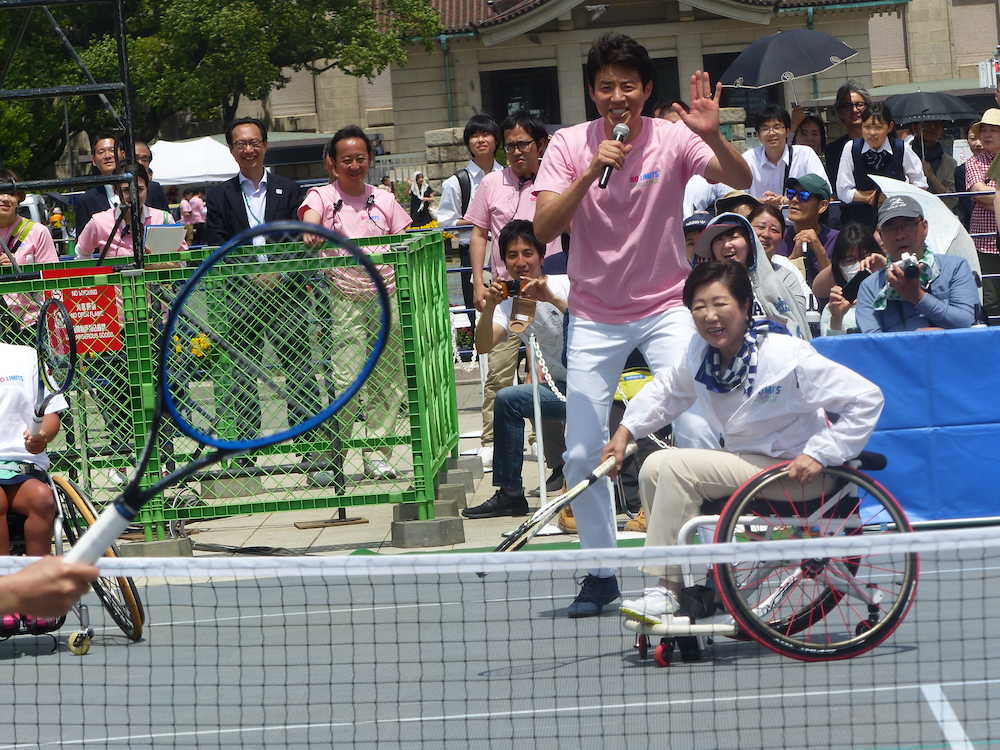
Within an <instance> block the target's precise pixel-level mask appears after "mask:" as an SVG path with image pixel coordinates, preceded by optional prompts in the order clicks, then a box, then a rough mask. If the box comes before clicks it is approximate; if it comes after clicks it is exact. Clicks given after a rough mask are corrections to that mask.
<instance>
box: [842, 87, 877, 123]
mask: <svg viewBox="0 0 1000 750" xmlns="http://www.w3.org/2000/svg"><path fill="white" fill-rule="evenodd" d="M851 94H858V95H859V96H860V97H861V98H862V99H864V100H865V113H866V114H867V111H868V110H869V109H871V108H872V98H871V95H869V93H868V90H867V89H864V88H862V87H861V86H859V85H858V84H857V83H855V82H854V81H848V82H847V83H845V84H844V85H843V86H841V87H840V88H839V89H837V110H838V111H839V110H841V109H842V108H843V107H846V106H850V105H851ZM862 117H864V114H862Z"/></svg>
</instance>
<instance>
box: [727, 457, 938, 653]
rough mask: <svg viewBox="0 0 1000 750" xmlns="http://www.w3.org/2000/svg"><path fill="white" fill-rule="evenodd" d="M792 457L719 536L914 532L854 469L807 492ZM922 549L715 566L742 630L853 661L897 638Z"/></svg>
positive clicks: (791, 648)
mask: <svg viewBox="0 0 1000 750" xmlns="http://www.w3.org/2000/svg"><path fill="white" fill-rule="evenodd" d="M786 467H787V463H784V464H779V465H777V466H773V467H771V468H770V469H765V470H764V471H762V472H761V473H759V474H757V475H756V476H755V477H753V478H752V479H751V480H750V481H748V482H747V483H746V484H744V485H743V486H742V487H741V488H740V489H738V490H737V491H736V492H735V493H733V495H732V497H730V499H729V502H727V503H726V506H725V507H724V508H723V510H722V514H721V515H720V516H719V523H718V526H717V528H716V534H715V541H716V542H759V541H773V540H780V539H813V538H815V539H817V540H819V539H829V538H831V537H843V536H860V535H862V534H863V535H865V536H866V537H867V536H869V535H871V536H873V537H877V536H878V535H881V534H895V533H900V532H904V531H909V530H910V525H909V522H908V521H907V520H906V516H905V514H904V513H903V511H902V509H901V508H900V507H899V504H898V503H897V502H896V500H895V498H893V497H892V495H890V494H889V492H888V491H887V490H886V489H885V488H883V487H882V486H881V485H880V484H878V482H876V481H874V480H873V479H871V478H869V477H867V476H866V475H864V474H862V473H861V472H858V471H856V470H854V469H852V468H849V467H829V468H826V469H824V470H823V474H822V475H821V476H822V490H816V491H814V492H813V493H812V494H814V495H817V494H818V496H816V497H808V496H807V495H806V493H805V492H804V491H803V487H802V485H801V484H799V483H798V482H795V481H793V480H790V479H788V478H787V472H786ZM918 565H919V563H918V559H917V555H916V554H915V553H903V552H889V551H880V552H875V553H873V554H858V555H855V556H849V557H847V556H829V555H823V554H822V553H820V554H818V555H817V556H815V557H808V558H801V557H799V558H795V559H788V560H749V561H747V562H736V563H732V564H719V565H716V566H715V569H714V575H715V579H716V584H717V587H718V591H719V593H720V594H721V596H722V600H723V603H724V604H725V606H726V609H727V610H728V611H729V612H730V614H731V615H732V616H733V618H734V619H735V620H736V623H737V625H738V626H739V627H740V629H741V630H742V631H743V632H744V633H745V634H746V635H748V636H749V637H751V638H753V639H754V640H756V641H757V642H759V643H761V644H762V645H764V646H767V647H768V648H769V649H771V650H773V651H776V652H778V653H780V654H783V655H785V656H790V657H792V658H794V659H801V660H804V661H825V660H833V659H847V658H850V657H852V656H857V655H859V654H863V653H864V652H866V651H868V650H870V649H872V648H874V647H875V646H877V645H878V644H879V643H881V642H882V641H884V640H885V639H886V638H888V637H889V636H890V635H891V634H892V632H893V631H894V630H895V629H896V628H897V627H898V626H899V624H900V622H901V621H902V619H903V616H904V615H905V614H906V612H907V610H908V609H909V607H910V604H911V603H912V601H913V595H914V592H915V590H916V583H917V570H918Z"/></svg>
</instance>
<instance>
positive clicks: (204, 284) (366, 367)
mask: <svg viewBox="0 0 1000 750" xmlns="http://www.w3.org/2000/svg"><path fill="white" fill-rule="evenodd" d="M306 232H308V233H310V234H313V235H318V236H320V237H323V238H324V239H325V240H327V241H328V242H330V243H332V244H333V245H335V246H337V247H339V248H342V249H343V250H346V251H347V252H348V253H349V254H350V255H352V256H353V257H354V259H355V260H356V261H357V262H358V265H359V267H360V268H361V269H363V271H362V272H361V273H359V274H358V276H359V279H364V277H365V276H367V280H368V281H369V282H370V285H369V288H370V291H371V293H370V295H367V296H364V299H363V303H364V304H370V305H377V306H378V311H379V320H380V323H379V327H378V329H377V330H369V331H368V332H367V341H366V342H365V347H364V349H363V350H362V351H366V352H367V354H366V356H365V357H364V359H363V363H362V364H361V365H360V369H359V371H358V373H357V375H356V376H355V378H354V380H353V381H351V382H350V383H349V384H348V385H347V386H346V387H345V388H343V389H342V391H341V392H340V393H333V390H334V389H333V388H330V387H323V388H321V387H319V384H318V379H317V377H316V375H317V374H318V373H320V374H321V373H323V372H325V371H326V370H327V369H329V367H330V361H331V360H332V358H333V357H334V356H339V357H344V356H345V354H344V352H343V351H325V352H324V351H323V350H322V346H320V345H317V344H316V341H315V338H314V337H312V336H311V335H310V333H309V331H310V326H309V325H308V323H309V322H310V321H317V320H325V319H326V318H327V317H328V315H326V313H327V311H325V310H320V309H319V308H318V305H319V304H321V303H319V302H317V300H316V297H315V295H312V294H309V293H307V292H306V291H305V290H307V288H308V287H309V284H310V283H311V280H312V278H313V277H314V276H315V274H316V270H317V267H315V264H314V263H310V261H309V260H304V261H298V262H297V263H296V264H295V265H297V266H301V267H304V270H284V269H283V268H282V266H281V265H280V264H281V261H280V260H277V261H275V259H274V258H272V261H274V264H275V266H276V270H275V271H274V272H271V271H268V272H266V273H264V274H260V273H258V272H255V273H254V275H253V276H252V277H248V276H247V269H246V268H245V265H240V264H236V263H233V262H232V260H233V258H235V257H237V256H246V255H248V253H249V252H250V249H251V248H252V241H253V238H254V237H256V236H258V235H264V236H265V237H268V238H269V241H271V242H280V241H287V239H288V237H289V236H294V237H298V236H300V235H301V234H303V233H306ZM248 246H249V247H248ZM250 257H253V256H252V254H251V255H250ZM251 279H252V281H253V282H254V283H247V282H248V281H249V280H251ZM238 294H257V295H270V297H271V299H272V300H275V299H280V304H281V310H280V311H281V315H280V316H273V315H272V316H270V318H269V319H266V320H265V319H262V320H256V319H253V320H246V319H243V318H244V316H246V315H247V314H248V313H246V309H253V308H252V306H251V307H250V308H238V307H235V306H236V304H237V303H236V302H235V301H234V300H235V299H236V295H238ZM264 309H267V310H274V309H275V305H274V304H271V305H267V306H264ZM321 315H322V316H323V317H320V316H321ZM278 317H280V319H276V318H278ZM389 317H390V313H389V296H388V293H387V291H386V288H385V284H384V282H383V281H382V277H381V275H380V274H379V272H378V270H377V269H376V268H375V266H374V264H373V263H372V262H371V261H370V260H369V259H368V256H367V255H366V254H365V253H364V252H363V251H361V250H360V249H359V248H358V247H357V245H355V244H354V243H353V242H351V241H349V240H347V239H345V238H343V237H341V236H340V235H338V234H336V233H334V232H332V231H330V230H329V229H325V228H324V227H320V226H316V225H313V224H305V223H303V222H299V221H276V222H271V223H266V224H261V225H259V226H257V227H253V228H251V229H248V230H246V231H244V232H241V233H240V234H238V235H236V236H235V237H233V238H232V239H230V240H229V241H228V242H226V243H225V244H224V245H222V246H221V247H219V248H218V249H216V250H215V251H213V252H212V254H211V255H209V256H208V257H207V258H206V259H205V260H204V261H203V262H202V264H201V265H200V266H198V268H197V269H195V271H194V273H193V274H192V275H191V278H190V279H188V281H187V282H186V283H185V284H184V286H183V287H181V289H180V290H179V291H178V293H177V296H176V297H175V298H174V300H173V302H172V303H171V305H170V309H169V311H168V313H167V319H166V323H165V325H164V330H163V335H162V338H161V341H160V350H159V356H158V362H157V379H158V383H157V408H156V411H155V413H154V415H153V420H152V424H151V425H150V430H149V436H148V438H147V441H146V445H145V448H144V450H143V453H142V455H141V457H140V459H139V464H138V467H137V468H136V473H135V475H134V476H133V477H132V479H131V480H130V481H129V483H128V484H127V485H126V486H125V488H124V490H123V491H122V494H121V495H119V497H118V498H116V499H115V501H114V502H113V503H111V504H110V505H109V506H108V507H107V508H105V509H104V511H102V513H101V515H100V517H99V518H98V519H97V522H96V523H95V524H94V525H93V527H92V528H91V529H90V530H89V531H87V533H86V534H84V535H83V537H82V538H81V539H80V541H79V542H77V544H76V545H74V547H73V548H72V550H70V552H69V554H68V555H67V556H66V558H67V559H68V560H70V561H73V562H89V563H93V562H94V561H96V560H97V559H98V558H99V557H100V556H101V555H102V554H103V552H104V551H105V550H106V549H107V548H108V547H109V546H110V545H111V543H112V542H114V540H115V539H117V538H118V536H119V535H120V534H121V533H122V531H124V530H125V528H126V527H127V526H128V525H129V524H130V523H131V522H132V521H133V520H134V519H135V517H136V516H137V515H138V513H139V510H140V509H141V508H142V506H143V505H145V504H146V503H147V502H149V500H150V499H151V498H153V497H155V496H156V495H158V494H159V493H160V492H162V491H163V490H164V489H166V488H167V487H170V486H172V485H174V484H176V483H177V482H180V481H181V480H183V479H185V478H187V477H189V476H191V475H192V474H194V473H195V472H198V471H200V470H201V469H204V468H205V467H207V466H211V465H212V464H215V463H218V462H219V461H221V460H222V459H224V458H227V457H231V456H234V455H238V454H242V453H247V452H249V451H254V450H257V449H259V448H263V447H265V446H268V445H274V444H276V443H281V442H284V441H286V440H291V439H293V438H296V437H298V436H300V435H302V434H304V433H306V432H308V431H309V430H312V429H313V428H315V427H317V426H319V425H320V424H322V423H323V422H324V421H326V420H327V419H329V418H330V417H332V416H333V415H334V414H336V413H337V412H338V411H340V409H341V408H342V407H343V406H344V404H346V403H347V402H348V401H349V400H350V399H351V398H352V397H353V396H354V394H355V393H357V391H358V389H359V388H361V386H362V384H363V383H364V382H365V380H367V378H368V376H369V375H370V374H371V372H372V370H373V369H374V367H375V364H376V362H377V361H378V358H379V356H380V355H381V353H382V350H383V348H384V347H385V343H386V340H387V338H388V335H389ZM248 325H249V326H253V327H258V328H261V329H263V328H266V329H267V330H268V335H269V340H270V342H271V344H272V348H273V350H274V351H275V352H276V351H278V350H279V349H280V350H283V351H285V352H288V351H294V352H295V354H296V356H295V357H289V358H286V359H285V360H283V361H280V362H279V360H278V355H277V354H274V355H273V356H271V355H269V354H268V352H266V351H264V350H263V347H262V346H260V345H259V344H258V343H254V342H253V339H252V338H241V337H240V336H238V335H230V331H239V330H244V331H245V330H247V326H248ZM372 328H374V326H373V327H372ZM192 330H196V331H198V334H199V336H200V337H201V339H200V341H201V347H202V349H203V350H204V351H205V352H207V353H208V356H210V357H212V358H220V359H221V363H222V364H221V365H220V366H219V367H218V368H217V369H216V370H214V372H217V373H222V375H223V377H224V378H225V379H224V380H221V381H219V382H213V383H212V386H213V389H214V391H213V392H214V393H215V401H214V408H215V409H216V410H217V413H216V414H215V415H214V417H215V418H213V419H208V418H206V416H205V414H204V409H198V408H197V407H196V404H197V402H196V401H195V399H196V398H197V397H198V396H197V394H198V393H199V392H204V391H205V390H206V389H205V387H204V386H203V384H202V383H201V382H198V381H203V380H204V377H205V375H204V374H203V373H204V372H205V371H204V370H198V371H195V370H193V369H192V360H191V352H190V348H189V347H187V346H176V345H175V341H174V335H175V333H178V334H179V335H180V336H184V335H186V332H188V331H192ZM329 348H330V349H333V348H334V347H329ZM359 359H360V357H359ZM203 361H204V360H199V362H203ZM276 363H278V364H276ZM217 364H218V363H217ZM207 372H208V373H209V375H210V376H211V373H212V372H213V370H212V368H211V367H210V368H208V370H207ZM233 374H236V375H238V378H235V377H234V375H233ZM248 382H249V383H252V385H251V386H248V387H249V388H250V390H248V391H246V392H239V393H238V394H237V397H236V398H233V397H232V391H233V390H234V389H238V387H239V384H240V383H243V384H246V383H248ZM202 397H203V396H202ZM258 397H259V398H260V399H261V401H263V400H264V398H265V397H267V398H270V399H272V400H276V401H280V402H285V403H287V405H288V410H287V425H286V424H283V423H282V422H281V421H278V420H276V419H274V418H273V415H265V416H254V417H250V416H249V415H250V414H255V415H256V414H259V413H260V411H263V410H262V409H261V410H260V411H254V410H250V409H248V408H247V406H246V404H247V402H248V401H250V400H251V399H257V398H258ZM241 408H242V409H243V411H242V412H241V411H240V409H241ZM167 417H169V419H170V421H171V422H173V423H174V425H176V427H177V428H178V429H179V430H180V432H181V433H182V434H183V435H185V436H187V437H188V438H191V439H192V440H194V441H195V442H197V443H198V444H199V445H201V446H203V447H204V448H207V449H208V450H206V451H205V452H204V453H203V454H201V455H197V456H196V458H194V459H193V460H192V461H191V462H190V463H188V464H187V465H185V466H182V467H179V468H178V469H176V470H175V471H173V472H172V473H170V474H168V475H167V476H165V477H163V478H162V479H160V480H159V481H157V482H156V483H155V484H153V485H152V486H150V487H147V488H145V489H143V488H141V487H140V486H139V480H140V478H141V477H142V476H143V474H144V473H145V472H146V467H147V465H148V463H149V459H150V456H151V455H152V452H153V451H154V450H158V449H159V441H158V437H159V434H160V430H161V428H162V427H163V425H164V421H165V419H166V418H167Z"/></svg>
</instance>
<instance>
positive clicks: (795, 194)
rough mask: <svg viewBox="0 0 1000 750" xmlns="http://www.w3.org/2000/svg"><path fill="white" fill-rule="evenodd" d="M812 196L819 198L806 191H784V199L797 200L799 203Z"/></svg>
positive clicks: (792, 189) (790, 189)
mask: <svg viewBox="0 0 1000 750" xmlns="http://www.w3.org/2000/svg"><path fill="white" fill-rule="evenodd" d="M814 196H815V197H816V198H819V196H818V195H816V194H815V193H810V192H809V191H808V190H796V189H795V188H788V189H787V190H785V197H786V198H788V200H794V199H795V198H798V199H799V200H800V201H807V200H809V199H810V198H812V197H814Z"/></svg>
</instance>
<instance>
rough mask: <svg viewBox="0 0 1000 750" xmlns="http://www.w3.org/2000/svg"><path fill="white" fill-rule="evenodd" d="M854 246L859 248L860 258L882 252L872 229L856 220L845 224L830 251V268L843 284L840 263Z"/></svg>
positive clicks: (835, 277)
mask: <svg viewBox="0 0 1000 750" xmlns="http://www.w3.org/2000/svg"><path fill="white" fill-rule="evenodd" d="M852 247H856V248H857V249H858V260H861V259H862V258H867V257H868V256H869V255H872V254H874V253H878V254H881V253H882V248H881V247H879V244H878V242H877V241H876V240H875V235H874V234H873V233H872V230H871V229H870V228H869V227H868V226H866V225H864V224H859V223H858V222H856V221H852V222H850V223H848V224H845V225H844V226H842V227H841V228H840V234H838V235H837V239H836V240H834V241H833V250H832V251H831V252H830V268H831V271H832V273H833V279H834V281H836V282H837V283H838V284H840V285H841V286H843V285H844V284H845V283H846V279H845V278H844V275H843V274H842V273H841V272H840V264H841V263H843V261H844V256H845V255H847V251H848V250H850V249H851V248H852Z"/></svg>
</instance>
